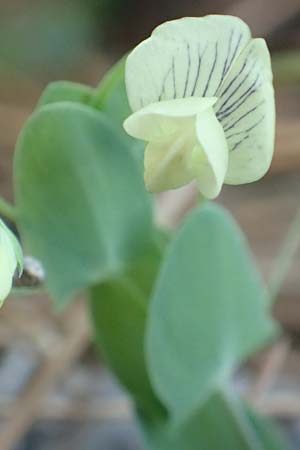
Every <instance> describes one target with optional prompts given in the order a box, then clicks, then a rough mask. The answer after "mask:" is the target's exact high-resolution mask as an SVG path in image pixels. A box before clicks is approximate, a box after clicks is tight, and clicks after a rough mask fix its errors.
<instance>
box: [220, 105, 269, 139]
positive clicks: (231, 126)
mask: <svg viewBox="0 0 300 450" xmlns="http://www.w3.org/2000/svg"><path fill="white" fill-rule="evenodd" d="M263 103H265V100H262V101H261V102H259V103H258V104H257V105H256V106H254V107H253V108H251V109H249V111H247V112H246V113H245V114H243V115H242V116H241V117H240V118H239V119H237V120H236V121H235V122H233V123H232V124H230V125H229V124H228V125H224V127H223V128H224V132H225V133H227V131H229V130H231V129H232V128H233V127H235V126H236V125H237V124H238V123H239V122H240V121H241V120H243V119H244V118H245V117H247V116H248V115H249V114H251V113H252V112H254V111H255V110H257V109H258V108H259V107H260V106H261V105H262V104H263Z"/></svg>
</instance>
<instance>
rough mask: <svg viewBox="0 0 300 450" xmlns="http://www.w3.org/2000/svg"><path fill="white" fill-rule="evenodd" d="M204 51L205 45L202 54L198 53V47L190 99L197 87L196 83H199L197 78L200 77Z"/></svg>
mask: <svg viewBox="0 0 300 450" xmlns="http://www.w3.org/2000/svg"><path fill="white" fill-rule="evenodd" d="M206 49H207V44H206V45H205V47H204V50H203V52H202V53H200V45H199V47H198V64H197V71H196V78H195V81H194V86H193V89H192V92H191V97H193V95H194V94H195V91H196V87H197V84H198V81H199V76H200V69H201V62H202V57H203V55H204V53H205V51H206Z"/></svg>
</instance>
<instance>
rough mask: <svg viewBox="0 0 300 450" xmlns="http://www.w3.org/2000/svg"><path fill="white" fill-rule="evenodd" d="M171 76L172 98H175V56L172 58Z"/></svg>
mask: <svg viewBox="0 0 300 450" xmlns="http://www.w3.org/2000/svg"><path fill="white" fill-rule="evenodd" d="M172 76H173V90H174V96H173V97H174V98H176V97H177V93H176V77H175V56H173V58H172Z"/></svg>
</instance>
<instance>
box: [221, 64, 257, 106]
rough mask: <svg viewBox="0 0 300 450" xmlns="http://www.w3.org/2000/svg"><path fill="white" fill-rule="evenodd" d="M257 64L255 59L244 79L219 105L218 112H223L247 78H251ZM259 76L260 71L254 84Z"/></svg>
mask: <svg viewBox="0 0 300 450" xmlns="http://www.w3.org/2000/svg"><path fill="white" fill-rule="evenodd" d="M255 65H256V61H253V64H252V66H251V67H250V69H249V71H248V72H247V73H246V75H245V76H244V78H243V79H242V81H241V82H240V83H239V84H238V85H237V87H236V88H235V89H234V91H233V92H232V93H231V94H230V95H228V97H227V98H226V100H224V102H223V103H222V104H221V105H220V107H219V109H218V111H217V113H219V114H221V113H222V112H223V111H222V110H223V108H224V106H226V105H227V103H228V102H229V101H230V100H231V99H232V97H233V96H234V95H235V94H236V93H237V91H238V90H239V89H240V88H241V87H242V86H243V84H245V82H246V80H247V79H248V78H249V76H250V75H251V74H252V73H253V70H254V68H255ZM258 77H259V73H258V74H257V76H256V79H255V82H254V85H255V83H256V82H257V80H258Z"/></svg>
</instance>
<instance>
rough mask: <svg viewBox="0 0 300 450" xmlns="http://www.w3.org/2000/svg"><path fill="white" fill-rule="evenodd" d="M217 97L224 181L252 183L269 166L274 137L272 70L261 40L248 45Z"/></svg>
mask: <svg viewBox="0 0 300 450" xmlns="http://www.w3.org/2000/svg"><path fill="white" fill-rule="evenodd" d="M217 95H218V97H219V99H218V101H217V103H216V104H215V106H214V109H215V112H216V116H217V118H218V120H219V121H220V123H221V124H222V126H223V129H224V133H225V136H226V139H227V142H228V148H229V164H228V172H227V174H226V178H225V182H226V183H228V184H242V183H249V182H252V181H255V180H257V179H259V178H261V177H262V176H263V175H264V174H265V173H266V171H267V170H268V168H269V166H270V164H271V160H272V156H273V151H274V135H275V102H274V90H273V86H272V70H271V62H270V55H269V51H268V49H267V46H266V43H265V41H264V40H263V39H253V40H252V41H251V42H250V43H249V44H248V46H247V47H246V48H245V49H244V51H243V52H242V53H241V55H240V56H239V58H238V60H237V61H236V63H235V65H234V67H232V69H231V71H230V74H229V75H228V77H227V78H226V80H225V82H224V83H223V85H222V87H221V88H220V90H219V91H218V93H217Z"/></svg>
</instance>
